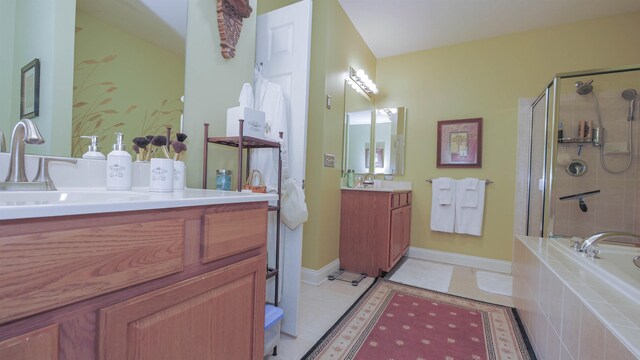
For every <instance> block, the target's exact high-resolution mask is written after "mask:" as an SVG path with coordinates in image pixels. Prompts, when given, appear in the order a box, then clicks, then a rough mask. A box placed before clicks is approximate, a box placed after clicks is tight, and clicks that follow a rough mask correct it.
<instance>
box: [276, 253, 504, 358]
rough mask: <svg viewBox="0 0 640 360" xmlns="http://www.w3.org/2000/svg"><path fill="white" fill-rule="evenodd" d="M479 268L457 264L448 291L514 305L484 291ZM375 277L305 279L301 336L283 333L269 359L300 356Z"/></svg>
mask: <svg viewBox="0 0 640 360" xmlns="http://www.w3.org/2000/svg"><path fill="white" fill-rule="evenodd" d="M475 271H476V269H473V268H468V267H464V266H457V265H455V266H454V269H453V276H452V278H451V284H450V286H449V291H448V293H449V294H453V295H458V296H462V297H466V298H470V299H476V300H480V301H486V302H490V303H494V304H500V305H505V306H510V307H513V306H514V305H513V301H512V300H511V297H508V296H503V295H496V294H491V293H487V292H484V291H482V290H480V289H478V287H477V286H476V277H475ZM372 282H373V279H372V278H366V279H364V280H362V282H360V284H359V285H358V286H352V285H351V283H348V282H343V281H336V280H334V281H325V282H324V283H323V284H322V285H320V286H314V285H309V284H306V283H302V286H301V289H300V317H299V319H298V336H297V337H295V338H294V337H292V336H289V335H286V334H282V336H281V338H280V343H279V345H278V356H267V357H265V359H269V360H299V359H300V358H301V357H302V356H303V355H304V354H306V353H307V351H309V349H311V347H313V345H314V344H315V343H316V342H317V341H318V340H319V339H320V338H321V337H322V335H324V334H325V332H327V330H329V328H330V327H331V326H332V325H333V324H334V323H335V322H336V321H338V319H339V318H340V317H341V316H342V315H343V314H344V313H345V312H346V311H347V310H348V309H349V307H350V306H351V305H352V304H353V303H354V302H355V301H356V300H357V299H358V297H359V296H360V295H361V294H362V293H363V292H364V291H365V290H367V288H369V285H371V283H372Z"/></svg>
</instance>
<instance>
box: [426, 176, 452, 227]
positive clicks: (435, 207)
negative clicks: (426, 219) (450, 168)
mask: <svg viewBox="0 0 640 360" xmlns="http://www.w3.org/2000/svg"><path fill="white" fill-rule="evenodd" d="M447 182H448V186H449V188H448V189H447V188H444V189H443V188H441V187H440V185H441V183H447ZM432 185H433V186H432V187H431V230H433V231H442V232H448V233H453V230H454V225H455V211H456V207H455V196H453V195H454V194H455V183H454V182H453V181H452V180H451V179H450V178H438V179H434V180H433V182H432ZM445 186H447V185H445Z"/></svg>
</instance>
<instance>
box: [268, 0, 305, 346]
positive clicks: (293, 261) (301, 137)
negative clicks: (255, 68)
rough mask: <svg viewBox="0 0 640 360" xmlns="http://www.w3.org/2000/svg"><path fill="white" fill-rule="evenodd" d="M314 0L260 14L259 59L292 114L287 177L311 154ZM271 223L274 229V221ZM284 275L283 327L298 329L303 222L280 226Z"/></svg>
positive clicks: (301, 169)
mask: <svg viewBox="0 0 640 360" xmlns="http://www.w3.org/2000/svg"><path fill="white" fill-rule="evenodd" d="M312 7H313V4H312V2H311V0H303V1H300V2H297V3H295V4H292V5H289V6H286V7H284V8H281V9H277V10H274V11H271V12H268V13H266V14H263V15H260V16H258V23H257V38H256V63H262V74H263V76H264V77H265V78H266V79H267V80H269V81H271V82H275V83H277V84H279V85H280V86H281V87H282V91H283V92H284V96H285V99H286V101H287V113H288V114H289V123H290V127H291V129H290V132H289V176H290V177H292V178H295V179H297V180H298V182H299V183H300V184H303V183H304V175H305V158H306V154H307V101H308V98H309V61H310V59H309V57H310V52H311V10H312ZM270 228H273V227H272V226H270ZM281 234H282V236H281V254H280V255H281V256H280V259H281V261H280V264H281V265H280V279H281V284H282V288H281V289H282V293H281V294H282V296H281V300H280V304H279V307H281V308H282V309H283V310H284V316H283V318H282V331H283V332H285V333H287V334H289V335H292V336H296V335H297V333H298V329H297V327H298V326H297V319H298V297H299V294H300V276H301V271H302V226H299V227H298V228H296V229H295V230H293V231H292V230H290V229H289V228H288V227H286V226H284V225H282V233H281Z"/></svg>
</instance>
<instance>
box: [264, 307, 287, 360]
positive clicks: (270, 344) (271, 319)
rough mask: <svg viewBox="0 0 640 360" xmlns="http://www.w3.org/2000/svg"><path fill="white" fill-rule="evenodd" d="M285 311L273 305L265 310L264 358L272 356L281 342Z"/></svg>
mask: <svg viewBox="0 0 640 360" xmlns="http://www.w3.org/2000/svg"><path fill="white" fill-rule="evenodd" d="M283 314H284V311H282V309H280V308H279V307H276V306H273V305H268V304H267V305H266V307H265V309H264V356H267V355H270V354H271V353H272V352H273V348H274V347H276V346H278V342H280V323H281V322H282V321H281V320H282V315H283Z"/></svg>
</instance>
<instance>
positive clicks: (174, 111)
mask: <svg viewBox="0 0 640 360" xmlns="http://www.w3.org/2000/svg"><path fill="white" fill-rule="evenodd" d="M75 43H76V46H75V69H74V77H73V82H74V90H73V95H74V97H73V103H74V106H73V122H72V125H73V128H72V134H71V143H72V151H71V156H72V157H81V156H82V154H83V153H84V152H85V151H87V146H86V145H88V144H89V142H88V141H87V140H85V139H80V138H79V137H80V136H81V135H98V136H99V137H100V145H101V147H102V151H103V152H105V154H106V153H108V152H109V151H110V149H111V145H112V144H113V143H114V142H115V134H114V132H116V131H117V132H122V133H124V135H125V140H126V145H127V149H128V150H130V149H131V148H132V143H131V140H132V139H133V138H134V137H136V136H145V135H164V134H166V127H167V126H170V127H171V128H172V129H173V132H172V134H175V133H176V132H177V131H179V129H180V115H181V114H182V107H183V106H182V102H181V101H180V97H181V96H182V95H184V54H176V53H174V52H172V51H169V50H167V49H163V48H161V47H158V46H156V45H155V44H152V43H150V42H149V41H147V40H144V39H141V38H139V37H136V36H134V35H131V34H130V33H128V32H125V31H124V30H123V29H121V28H118V27H115V26H113V25H111V24H109V23H106V22H104V21H102V20H99V19H97V18H94V17H92V16H89V15H87V14H85V13H82V12H78V13H77V14H76V42H75Z"/></svg>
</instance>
